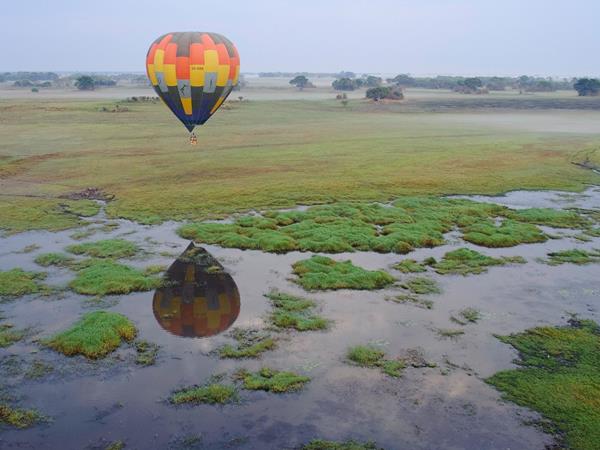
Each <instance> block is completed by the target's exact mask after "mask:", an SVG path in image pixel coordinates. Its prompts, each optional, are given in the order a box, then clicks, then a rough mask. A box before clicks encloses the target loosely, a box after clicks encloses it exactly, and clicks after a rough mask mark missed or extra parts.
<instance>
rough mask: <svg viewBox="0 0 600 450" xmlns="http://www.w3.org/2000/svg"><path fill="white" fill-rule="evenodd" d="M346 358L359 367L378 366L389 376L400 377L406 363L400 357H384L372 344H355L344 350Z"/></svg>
mask: <svg viewBox="0 0 600 450" xmlns="http://www.w3.org/2000/svg"><path fill="white" fill-rule="evenodd" d="M346 360H347V361H349V362H352V363H354V364H356V365H358V366H361V367H370V368H374V367H377V368H379V369H380V370H381V371H382V372H383V373H385V374H386V375H389V376H391V377H395V378H397V377H400V376H401V375H402V370H403V369H404V368H405V367H406V364H405V362H404V361H402V360H401V359H386V358H385V352H384V351H383V350H380V349H378V348H376V347H374V346H372V345H357V346H355V347H351V348H349V349H348V351H347V352H346Z"/></svg>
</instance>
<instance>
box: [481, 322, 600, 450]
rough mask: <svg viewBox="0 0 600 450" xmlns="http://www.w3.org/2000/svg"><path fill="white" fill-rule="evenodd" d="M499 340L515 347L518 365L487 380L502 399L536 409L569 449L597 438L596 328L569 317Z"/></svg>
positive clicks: (599, 354) (599, 345) (599, 370)
mask: <svg viewBox="0 0 600 450" xmlns="http://www.w3.org/2000/svg"><path fill="white" fill-rule="evenodd" d="M499 339H500V340H501V341H502V342H504V343H506V344H510V345H512V346H513V347H514V348H515V349H516V350H517V351H518V352H519V360H518V361H517V364H518V365H519V368H518V369H516V370H505V371H502V372H498V373H496V374H495V375H493V376H492V377H490V378H488V379H487V380H486V381H487V382H488V383H489V384H491V385H493V386H495V387H496V388H497V389H498V390H500V391H501V392H502V393H503V395H504V398H505V399H507V400H510V401H512V402H515V403H517V404H519V405H522V406H526V407H528V408H531V409H533V410H535V411H537V412H539V413H540V414H541V415H542V416H543V417H544V418H545V419H547V420H549V421H550V422H551V424H552V425H551V427H549V428H550V429H551V430H554V431H555V432H557V433H559V434H560V435H561V436H562V437H563V438H564V443H565V445H566V447H568V448H571V449H573V450H589V449H594V448H597V446H598V442H600V327H599V326H598V324H596V323H595V322H593V321H589V320H581V321H580V320H577V319H572V320H571V321H570V325H569V326H564V327H551V326H546V327H538V328H533V329H530V330H526V331H524V332H523V333H519V334H513V335H510V336H502V337H499Z"/></svg>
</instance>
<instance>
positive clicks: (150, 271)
mask: <svg viewBox="0 0 600 450" xmlns="http://www.w3.org/2000/svg"><path fill="white" fill-rule="evenodd" d="M165 270H167V266H165V265H162V264H155V265H152V266H147V267H145V268H144V273H145V274H146V275H158V274H159V273H162V272H164V271H165Z"/></svg>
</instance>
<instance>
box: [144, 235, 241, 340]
mask: <svg viewBox="0 0 600 450" xmlns="http://www.w3.org/2000/svg"><path fill="white" fill-rule="evenodd" d="M165 278H166V279H165V283H164V286H163V287H160V288H158V289H157V290H156V291H155V292H154V298H153V299H152V310H153V312H154V317H155V318H156V321H157V322H158V323H159V325H160V326H161V327H162V328H164V329H165V330H167V331H168V332H170V333H171V334H175V335H177V336H183V337H208V336H214V335H216V334H219V333H222V332H223V331H225V330H227V329H228V328H229V327H230V326H231V325H232V324H233V323H234V322H235V320H236V319H237V317H238V314H239V313H240V294H239V292H238V288H237V286H236V284H235V281H233V278H232V277H231V275H229V274H228V273H227V272H225V270H224V269H223V266H221V264H219V262H218V261H217V260H216V259H215V258H214V257H213V256H212V255H211V254H210V253H208V252H207V251H206V250H205V249H203V248H202V247H196V246H195V245H194V243H193V242H191V243H190V245H189V246H188V247H187V248H186V250H185V251H184V252H183V253H182V254H181V255H180V256H179V257H178V258H177V259H176V260H175V262H174V263H173V264H172V265H171V266H170V267H169V268H168V269H167V272H166V277H165Z"/></svg>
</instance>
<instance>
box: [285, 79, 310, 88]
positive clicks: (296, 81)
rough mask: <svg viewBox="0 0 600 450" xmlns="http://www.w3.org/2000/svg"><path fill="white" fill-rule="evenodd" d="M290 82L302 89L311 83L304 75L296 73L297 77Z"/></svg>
mask: <svg viewBox="0 0 600 450" xmlns="http://www.w3.org/2000/svg"><path fill="white" fill-rule="evenodd" d="M290 84H291V85H292V86H296V87H297V88H298V89H300V90H302V89H304V88H305V87H307V86H310V85H311V83H310V81H309V80H308V78H306V77H305V76H304V75H296V77H294V78H293V79H291V80H290Z"/></svg>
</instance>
